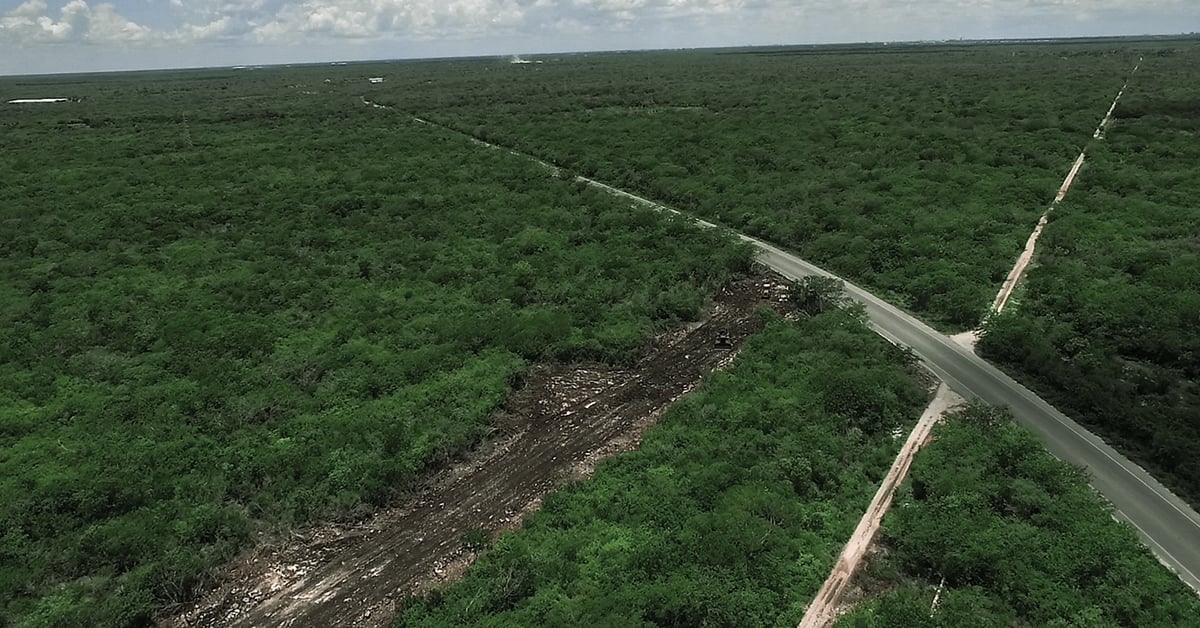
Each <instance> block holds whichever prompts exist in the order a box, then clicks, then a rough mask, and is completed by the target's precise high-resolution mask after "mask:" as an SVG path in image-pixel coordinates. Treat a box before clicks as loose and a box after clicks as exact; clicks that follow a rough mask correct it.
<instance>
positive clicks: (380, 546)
mask: <svg viewBox="0 0 1200 628" xmlns="http://www.w3.org/2000/svg"><path fill="white" fill-rule="evenodd" d="M785 293H786V288H784V286H783V284H781V283H780V282H779V281H777V280H770V279H755V280H744V281H742V282H739V283H737V284H734V285H732V286H728V287H726V288H724V289H723V290H722V291H721V292H720V293H719V294H718V295H717V297H716V299H715V304H714V306H713V309H712V311H711V313H710V315H709V317H708V318H707V320H706V321H705V322H703V323H702V324H699V325H692V326H689V327H687V328H682V329H679V330H676V331H674V332H671V333H668V334H666V335H664V336H661V337H660V338H658V339H657V340H656V341H655V343H654V346H653V347H652V348H651V349H650V351H649V352H648V354H647V355H646V356H645V357H644V358H643V359H641V360H640V361H639V362H638V363H637V364H635V365H634V366H632V367H630V368H629V369H614V368H609V367H603V366H594V365H593V366H579V367H570V368H568V367H559V368H557V369H555V368H550V367H539V368H537V369H535V370H534V371H533V372H532V373H531V374H530V376H529V378H528V381H527V383H526V385H525V387H524V388H522V389H520V390H518V391H516V392H514V393H513V394H512V395H511V396H510V398H509V400H508V403H507V404H506V411H505V412H504V414H503V415H502V416H501V417H499V419H498V420H497V424H498V425H499V426H500V427H501V430H502V432H501V434H499V435H498V436H497V437H496V438H494V439H492V440H491V441H490V442H489V443H488V444H487V445H485V446H484V447H483V448H481V450H480V451H479V452H477V454H476V456H475V457H474V459H473V460H470V461H468V462H467V463H465V464H463V465H460V466H459V467H456V468H454V469H450V470H448V471H446V472H445V473H442V474H440V475H439V476H438V477H436V478H435V479H434V480H433V481H431V482H430V483H429V485H428V486H427V487H426V488H425V489H424V490H423V491H421V492H420V493H419V494H418V496H417V497H416V498H414V499H413V500H412V501H411V502H410V503H408V504H407V505H405V506H403V507H401V508H399V509H396V510H393V511H388V512H384V513H381V514H380V515H378V516H376V517H374V518H373V519H371V520H370V521H368V522H366V523H363V524H360V525H356V526H352V527H349V528H338V527H336V526H331V527H327V528H324V529H320V530H316V531H313V532H310V533H309V534H307V535H306V536H305V537H303V538H298V539H296V540H294V541H292V542H290V543H285V544H283V545H282V546H277V547H273V548H262V549H260V550H259V551H258V552H256V553H255V554H253V555H251V556H247V557H244V558H243V559H241V560H239V561H237V562H236V563H235V564H234V565H232V566H231V568H230V569H229V570H228V572H227V573H226V575H225V577H224V579H223V583H222V584H221V586H220V588H219V589H217V590H215V591H212V592H210V593H209V594H208V595H206V596H205V597H204V598H203V599H202V600H201V601H200V602H199V603H198V604H196V605H194V606H193V607H191V608H189V609H187V610H186V611H184V612H181V613H179V614H178V615H176V616H174V617H171V618H164V619H162V620H161V621H160V622H159V623H160V624H161V625H165V626H297V627H300V626H303V627H308V626H331V627H332V626H355V627H358V626H363V627H374V626H379V627H382V626H387V625H389V624H390V623H391V621H392V618H393V615H394V603H395V600H396V598H397V597H398V596H404V595H407V594H409V593H414V592H419V591H421V590H423V589H425V588H426V587H428V586H429V585H430V583H437V582H445V581H448V580H451V579H453V578H454V577H456V575H458V574H460V573H461V572H462V571H463V570H465V568H466V566H467V565H469V564H470V561H471V559H472V556H471V555H469V554H468V553H467V552H466V551H465V550H464V549H463V548H462V539H463V535H464V534H465V533H467V532H469V531H472V530H479V529H484V530H487V531H489V532H492V533H495V532H496V531H498V530H502V529H511V528H514V527H517V526H519V525H520V518H521V517H522V515H523V514H525V513H526V512H528V511H530V510H533V509H536V508H537V506H538V505H539V504H540V500H541V498H542V497H543V496H544V495H546V494H547V493H548V492H550V491H551V490H553V489H554V488H555V487H556V486H559V485H561V484H563V483H564V482H568V481H572V480H577V479H580V478H582V477H586V476H587V475H588V474H590V472H591V470H592V469H593V468H594V466H595V464H596V462H597V461H598V460H600V459H602V458H604V457H607V456H610V455H613V454H615V453H617V452H619V451H622V450H626V449H630V448H632V447H633V446H635V445H636V443H637V442H638V440H639V438H640V435H641V433H642V432H644V431H645V430H646V429H648V428H649V427H650V426H651V425H653V423H654V422H655V421H656V420H657V418H658V417H659V416H660V415H661V413H662V412H663V411H664V410H666V409H667V408H668V407H669V406H670V404H671V403H672V402H674V401H675V400H677V399H679V398H680V397H681V396H683V395H684V394H686V393H688V392H689V391H691V390H692V389H694V388H695V387H696V386H697V385H698V384H699V382H700V380H701V378H702V377H703V375H704V374H706V373H708V372H710V371H712V370H713V369H716V368H722V367H724V366H726V365H728V364H729V363H730V362H732V360H733V358H734V355H735V351H730V350H721V349H718V348H716V347H715V340H716V338H717V336H718V335H719V334H721V333H723V332H727V333H729V335H730V336H731V339H732V340H733V342H734V345H735V346H737V347H740V346H741V343H742V342H743V341H744V340H745V339H746V338H748V337H749V336H750V335H751V334H752V333H754V332H755V331H758V330H759V329H760V328H761V326H762V323H761V320H760V318H759V317H758V316H757V315H755V314H754V310H755V309H756V308H757V307H759V306H761V305H764V304H775V303H777V302H778V301H779V300H780V299H781V297H782V295H783V294H785Z"/></svg>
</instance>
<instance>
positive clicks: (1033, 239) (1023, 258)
mask: <svg viewBox="0 0 1200 628" xmlns="http://www.w3.org/2000/svg"><path fill="white" fill-rule="evenodd" d="M1141 66H1142V60H1141V59H1140V58H1139V59H1138V62H1137V64H1135V65H1134V66H1133V70H1132V71H1131V72H1130V73H1129V78H1127V79H1125V84H1124V85H1122V86H1121V89H1120V91H1118V92H1117V97H1116V98H1114V99H1113V101H1112V106H1110V107H1109V108H1108V113H1106V114H1104V118H1103V119H1101V120H1100V126H1098V127H1096V132H1095V133H1093V134H1092V138H1093V139H1101V138H1103V137H1104V132H1105V130H1107V129H1108V123H1109V122H1111V121H1112V115H1113V112H1115V111H1116V110H1117V103H1118V102H1120V101H1121V96H1124V95H1125V90H1126V89H1128V88H1129V81H1131V80H1132V79H1133V75H1134V74H1136V73H1137V71H1138V68H1140V67H1141ZM1086 160H1087V147H1084V149H1083V150H1082V151H1080V152H1079V157H1076V158H1075V163H1074V164H1072V165H1071V171H1070V172H1069V173H1067V178H1066V179H1064V180H1063V184H1062V185H1061V186H1060V187H1059V188H1058V194H1057V195H1056V196H1055V197H1054V202H1053V203H1051V204H1050V207H1047V208H1046V211H1045V212H1043V213H1042V217H1041V219H1040V220H1038V223H1037V226H1035V227H1034V228H1033V234H1031V235H1030V236H1029V239H1028V240H1027V241H1026V242H1025V249H1024V250H1023V251H1021V254H1020V255H1019V256H1018V257H1017V262H1016V264H1014V265H1013V268H1012V270H1011V271H1009V273H1008V277H1006V278H1005V279H1004V283H1003V284H1001V285H1000V292H999V293H998V294H997V295H996V300H995V301H993V302H992V311H993V312H996V313H997V314H999V313H1000V312H1003V311H1004V306H1006V305H1008V301H1009V299H1010V298H1012V293H1013V290H1016V288H1017V284H1019V283H1021V278H1022V277H1024V276H1025V271H1026V270H1028V268H1029V264H1030V262H1032V261H1033V255H1034V253H1035V252H1036V250H1037V241H1038V238H1040V237H1041V235H1042V231H1044V230H1045V229H1046V223H1047V222H1048V221H1049V219H1050V212H1051V211H1053V210H1054V207H1055V206H1056V205H1058V204H1059V203H1061V202H1062V201H1063V199H1064V198H1066V197H1067V192H1069V191H1070V190H1071V185H1073V184H1074V183H1075V177H1077V176H1079V170H1080V168H1082V167H1083V162H1084V161H1086ZM972 335H973V336H974V337H975V338H978V333H977V332H976V333H974V334H972Z"/></svg>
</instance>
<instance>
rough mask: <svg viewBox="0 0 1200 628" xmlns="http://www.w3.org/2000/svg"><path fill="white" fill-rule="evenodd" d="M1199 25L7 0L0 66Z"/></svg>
mask: <svg viewBox="0 0 1200 628" xmlns="http://www.w3.org/2000/svg"><path fill="white" fill-rule="evenodd" d="M1195 31H1200V0H298V1H287V0H108V1H104V0H0V75H12V74H41V73H58V72H87V71H100V70H131V69H156V68H175V67H212V66H222V65H258V64H274V63H304V62H322V61H342V60H365V59H402V58H421V57H447V56H475V55H511V54H534V53H541V52H569V51H585V50H631V49H648V48H700V47H713V46H744V45H769V44H805V43H840V42H862V41H913V40H930V39H933V40H936V39H957V38H967V39H985V38H986V39H991V38H1026V37H1039V38H1040V37H1071V36H1094V35H1141V34H1174V33H1184V32H1195Z"/></svg>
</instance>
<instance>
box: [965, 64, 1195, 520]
mask: <svg viewBox="0 0 1200 628" xmlns="http://www.w3.org/2000/svg"><path fill="white" fill-rule="evenodd" d="M1198 85H1200V48H1195V47H1193V48H1189V49H1186V50H1181V51H1178V52H1176V53H1174V54H1169V55H1161V56H1160V55H1149V56H1147V58H1146V60H1145V62H1143V64H1142V69H1141V70H1140V71H1139V72H1138V74H1137V75H1136V76H1135V77H1134V80H1133V82H1132V83H1131V84H1130V86H1129V90H1128V92H1127V93H1126V97H1125V98H1124V99H1122V101H1121V103H1120V105H1119V106H1118V107H1117V111H1116V117H1115V119H1114V122H1113V124H1112V126H1111V127H1110V128H1109V131H1108V133H1107V137H1106V138H1105V140H1104V141H1103V142H1096V144H1095V145H1094V146H1093V147H1092V148H1090V149H1089V151H1088V152H1089V155H1090V160H1089V162H1088V164H1087V166H1086V167H1085V168H1084V170H1083V174H1082V175H1081V177H1080V178H1079V179H1078V180H1077V182H1076V186H1075V187H1074V188H1073V189H1072V191H1071V194H1070V195H1069V196H1068V198H1067V201H1066V202H1065V203H1063V204H1062V205H1061V206H1060V207H1059V208H1056V209H1055V210H1054V212H1053V213H1052V214H1051V222H1050V224H1049V225H1048V226H1047V228H1046V231H1045V234H1044V235H1043V236H1042V239H1041V241H1040V243H1039V253H1038V257H1037V259H1036V263H1037V266H1035V267H1034V268H1033V269H1032V270H1031V272H1030V273H1029V277H1028V280H1027V282H1026V283H1025V284H1024V289H1023V293H1022V294H1020V295H1019V302H1018V303H1017V305H1016V307H1013V308H1011V309H1009V310H1006V312H1005V314H1004V315H1003V316H999V317H995V318H994V319H992V320H991V321H989V323H988V324H987V326H986V327H985V332H986V333H985V334H984V337H983V339H982V341H981V343H980V345H979V348H980V351H981V352H982V353H983V355H985V356H987V357H988V358H991V359H993V360H995V361H997V362H998V363H1000V364H1002V365H1003V366H1005V367H1006V368H1008V369H1009V371H1010V372H1012V373H1014V374H1015V375H1017V376H1018V377H1020V378H1022V379H1024V380H1026V382H1027V383H1028V384H1029V385H1030V386H1031V387H1032V388H1033V389H1034V390H1037V391H1038V392H1039V393H1041V394H1042V395H1043V396H1044V397H1045V398H1046V399H1048V400H1050V401H1052V402H1053V403H1055V404H1056V405H1058V407H1060V408H1061V409H1062V410H1063V411H1065V412H1067V413H1068V414H1070V415H1071V416H1072V417H1073V418H1074V419H1076V420H1078V421H1080V422H1081V423H1083V424H1084V425H1087V426H1088V427H1089V428H1091V429H1093V430H1095V431H1096V432H1097V433H1098V434H1100V435H1101V436H1103V437H1104V438H1105V439H1106V440H1108V441H1109V442H1110V443H1112V444H1113V445H1114V446H1117V447H1119V448H1121V449H1122V450H1124V451H1125V452H1126V453H1127V454H1129V455H1130V457H1131V458H1133V459H1134V460H1135V461H1137V462H1138V463H1139V464H1141V465H1143V466H1144V467H1146V469H1147V470H1149V471H1151V472H1152V473H1153V474H1154V476H1155V477H1156V478H1158V479H1159V480H1160V481H1162V482H1163V483H1164V484H1166V485H1167V486H1169V487H1171V488H1172V489H1174V490H1175V491H1176V492H1177V493H1178V494H1179V495H1180V496H1181V497H1183V498H1185V499H1187V500H1188V501H1190V502H1191V503H1192V504H1193V505H1200V456H1197V455H1196V452H1197V448H1198V447H1200V334H1198V333H1197V330H1200V239H1197V225H1198V224H1200V204H1197V200H1196V199H1197V198H1200V176H1197V171H1196V165H1197V164H1198V163H1200V87H1198Z"/></svg>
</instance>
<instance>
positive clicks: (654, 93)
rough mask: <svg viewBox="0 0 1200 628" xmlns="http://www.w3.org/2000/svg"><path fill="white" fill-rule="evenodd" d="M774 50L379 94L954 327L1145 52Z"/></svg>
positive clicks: (559, 65)
mask: <svg viewBox="0 0 1200 628" xmlns="http://www.w3.org/2000/svg"><path fill="white" fill-rule="evenodd" d="M770 52H771V54H745V53H725V54H720V53H716V52H712V51H697V52H687V53H655V54H637V55H634V54H614V55H586V56H566V57H561V58H554V57H544V58H543V59H542V60H544V61H545V63H542V64H530V65H507V64H498V63H484V62H478V61H475V62H465V61H464V62H444V63H443V64H441V65H436V64H431V65H428V66H420V68H418V72H420V73H419V74H418V76H417V77H416V78H415V79H414V80H401V77H397V79H398V80H397V81H394V82H390V83H387V84H385V85H383V86H381V89H380V90H379V91H378V92H375V94H376V96H375V97H376V98H378V99H380V100H381V101H382V102H385V103H387V104H391V105H395V106H396V107H397V108H399V109H401V110H404V111H409V112H412V113H416V114H418V115H420V116H422V117H425V118H428V119H430V120H434V121H437V122H440V123H444V124H447V125H449V126H452V127H454V128H456V129H458V130H461V131H464V132H467V133H471V134H473V135H475V136H477V137H480V138H482V139H486V140H488V141H491V142H495V143H498V144H501V145H505V146H509V147H514V148H518V149H520V150H522V151H525V152H528V153H531V154H533V155H537V156H539V157H542V158H545V159H548V160H549V161H551V162H553V163H555V164H558V165H560V166H565V167H567V168H569V169H571V170H574V171H577V172H579V173H581V174H584V175H586V176H589V177H593V178H596V179H598V180H600V181H603V182H605V183H610V184H613V185H616V186H618V187H622V188H624V189H628V190H631V191H636V192H638V193H640V194H642V195H644V196H647V197H648V198H651V199H653V200H656V201H660V202H664V203H668V204H671V205H673V206H675V207H677V208H679V209H682V210H685V211H688V212H690V213H692V214H694V215H697V216H701V217H703V218H705V219H708V220H713V221H716V222H719V223H721V224H725V225H728V226H731V227H734V228H737V229H738V230H740V231H743V232H746V233H748V234H750V235H753V236H757V237H761V238H763V239H765V240H768V241H770V242H773V243H775V244H778V245H782V246H785V247H789V248H791V249H792V250H794V251H796V252H797V253H799V254H801V255H802V256H803V257H805V258H806V259H809V260H811V261H813V262H815V263H818V264H821V265H823V266H825V267H826V268H828V269H829V270H831V271H833V272H835V273H837V274H839V275H842V276H844V277H846V278H847V279H849V280H851V281H854V282H856V283H859V284H861V285H864V286H867V287H869V288H871V289H872V290H873V291H874V292H876V293H877V294H880V295H881V296H884V297H886V298H888V299H889V300H891V301H892V302H894V303H896V304H898V305H901V306H903V307H906V308H908V309H910V310H912V311H914V312H916V313H918V314H920V315H921V317H922V318H923V319H925V320H926V321H928V322H930V323H932V324H935V325H938V326H940V327H943V328H946V329H948V330H955V331H957V330H961V329H966V328H973V327H974V326H975V325H977V324H978V323H979V321H980V318H981V317H982V316H983V314H984V313H985V312H986V310H987V307H988V305H990V303H991V299H992V298H993V297H994V296H995V292H996V290H997V288H998V287H999V286H1000V284H1001V283H1002V282H1003V280H1004V277H1005V276H1006V275H1007V273H1008V271H1009V269H1010V268H1011V265H1012V261H1013V260H1014V259H1015V258H1016V257H1017V254H1018V253H1019V252H1020V250H1021V249H1022V247H1023V246H1024V244H1025V240H1026V238H1027V237H1028V236H1029V231H1030V229H1032V228H1033V225H1034V224H1035V223H1036V222H1037V220H1038V217H1039V216H1040V215H1041V213H1042V211H1043V210H1044V209H1045V208H1046V207H1047V206H1048V205H1049V203H1050V201H1051V200H1052V199H1053V198H1054V195H1055V193H1056V192H1057V190H1058V187H1059V185H1060V183H1061V182H1062V179H1063V177H1064V176H1065V175H1066V172H1067V169H1068V166H1069V164H1070V163H1071V161H1072V160H1074V158H1075V156H1076V155H1078V154H1079V151H1080V149H1081V148H1082V147H1083V145H1084V144H1086V143H1087V142H1088V141H1090V140H1091V137H1092V131H1093V130H1094V129H1095V127H1096V124H1097V123H1098V122H1099V121H1100V118H1101V117H1102V116H1103V115H1104V112H1105V111H1106V110H1107V109H1108V106H1109V104H1110V103H1111V102H1112V99H1113V97H1114V96H1116V93H1117V91H1118V90H1119V89H1120V87H1121V85H1122V84H1123V83H1124V81H1125V79H1126V77H1127V75H1128V73H1129V71H1130V70H1131V69H1132V68H1133V65H1134V63H1135V62H1136V61H1137V59H1138V56H1139V55H1140V54H1142V52H1141V49H1140V48H1139V45H1132V44H1130V45H1113V44H1111V43H1109V44H1105V45H1054V46H1036V47H1031V46H976V47H965V48H938V47H932V48H916V49H913V48H911V47H910V48H901V49H898V50H896V51H888V50H886V49H880V48H878V47H876V48H872V49H870V50H852V49H851V50H842V51H838V52H835V53H834V52H831V53H826V54H809V53H808V52H811V51H807V52H805V51H794V52H795V54H788V52H789V51H787V50H775V51H770ZM801 52H805V53H803V54H801ZM405 78H406V77H405ZM422 79H424V80H422ZM427 81H428V82H427Z"/></svg>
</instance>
